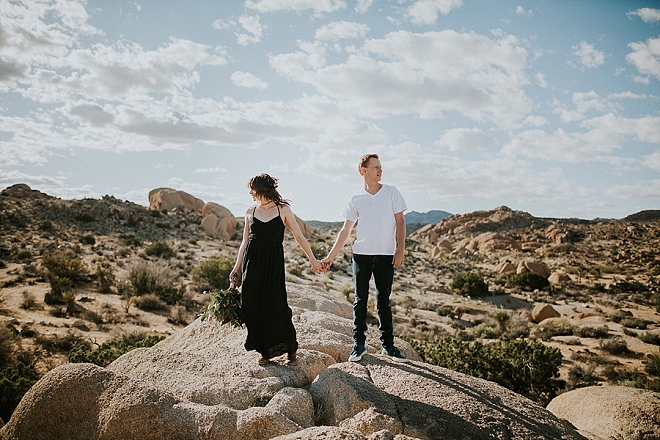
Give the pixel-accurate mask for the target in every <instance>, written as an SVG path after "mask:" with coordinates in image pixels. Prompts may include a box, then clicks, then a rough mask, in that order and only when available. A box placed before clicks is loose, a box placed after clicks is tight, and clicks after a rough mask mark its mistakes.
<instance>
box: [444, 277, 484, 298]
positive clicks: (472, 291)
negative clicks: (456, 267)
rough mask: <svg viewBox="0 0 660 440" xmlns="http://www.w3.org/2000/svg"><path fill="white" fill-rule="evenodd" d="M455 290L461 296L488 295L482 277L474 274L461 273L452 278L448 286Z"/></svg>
mask: <svg viewBox="0 0 660 440" xmlns="http://www.w3.org/2000/svg"><path fill="white" fill-rule="evenodd" d="M449 287H451V288H452V289H453V290H457V291H458V292H459V293H460V294H461V295H463V296H484V295H488V284H487V283H486V282H485V281H484V277H482V276H481V275H479V274H478V273H474V272H461V273H459V274H457V275H456V276H454V278H453V279H452V280H451V284H450V286H449Z"/></svg>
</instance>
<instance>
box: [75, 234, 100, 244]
mask: <svg viewBox="0 0 660 440" xmlns="http://www.w3.org/2000/svg"><path fill="white" fill-rule="evenodd" d="M78 241H80V243H81V244H88V245H90V246H94V245H95V244H96V239H95V238H94V236H93V235H83V236H82V237H80V238H79V239H78Z"/></svg>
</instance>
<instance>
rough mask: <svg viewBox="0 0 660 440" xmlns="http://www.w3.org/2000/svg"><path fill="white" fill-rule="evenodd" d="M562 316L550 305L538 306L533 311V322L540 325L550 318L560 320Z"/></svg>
mask: <svg viewBox="0 0 660 440" xmlns="http://www.w3.org/2000/svg"><path fill="white" fill-rule="evenodd" d="M560 316H561V314H560V313H559V312H558V311H556V310H555V309H554V307H552V306H551V305H550V304H538V305H537V306H536V307H534V310H532V321H534V322H536V323H539V322H541V321H544V320H546V319H549V318H559V317H560Z"/></svg>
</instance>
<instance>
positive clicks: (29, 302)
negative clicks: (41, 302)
mask: <svg viewBox="0 0 660 440" xmlns="http://www.w3.org/2000/svg"><path fill="white" fill-rule="evenodd" d="M21 296H22V297H23V299H21V303H20V304H19V307H20V308H21V309H25V310H30V309H33V308H34V307H35V306H36V304H37V298H36V297H35V296H34V293H32V292H30V291H29V290H24V291H23V292H21Z"/></svg>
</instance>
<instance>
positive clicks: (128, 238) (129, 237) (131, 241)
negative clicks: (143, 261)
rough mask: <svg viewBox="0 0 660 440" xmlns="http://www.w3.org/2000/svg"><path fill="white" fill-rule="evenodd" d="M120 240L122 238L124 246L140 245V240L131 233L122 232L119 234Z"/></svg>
mask: <svg viewBox="0 0 660 440" xmlns="http://www.w3.org/2000/svg"><path fill="white" fill-rule="evenodd" d="M119 238H121V239H122V240H124V244H125V245H126V246H133V247H140V246H142V240H140V239H139V238H135V235H133V234H122V235H120V236H119Z"/></svg>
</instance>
